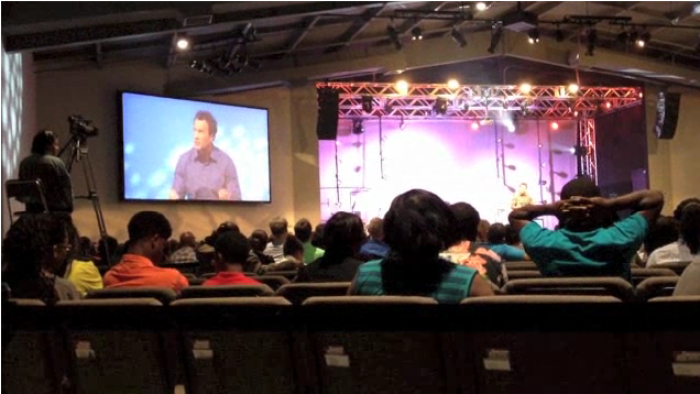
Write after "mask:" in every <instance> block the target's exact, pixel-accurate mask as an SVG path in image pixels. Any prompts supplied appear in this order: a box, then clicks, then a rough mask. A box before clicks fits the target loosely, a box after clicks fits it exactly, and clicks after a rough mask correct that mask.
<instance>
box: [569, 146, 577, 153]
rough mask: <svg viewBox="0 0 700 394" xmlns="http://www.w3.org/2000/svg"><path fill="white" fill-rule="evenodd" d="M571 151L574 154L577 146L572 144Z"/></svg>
mask: <svg viewBox="0 0 700 394" xmlns="http://www.w3.org/2000/svg"><path fill="white" fill-rule="evenodd" d="M569 153H571V154H572V155H573V154H575V153H576V147H574V146H572V147H571V148H569Z"/></svg>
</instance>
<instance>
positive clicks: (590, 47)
mask: <svg viewBox="0 0 700 394" xmlns="http://www.w3.org/2000/svg"><path fill="white" fill-rule="evenodd" d="M586 39H587V42H586V56H593V52H594V51H595V46H596V44H597V41H598V33H597V32H596V31H595V29H593V28H591V29H589V30H588V34H586Z"/></svg>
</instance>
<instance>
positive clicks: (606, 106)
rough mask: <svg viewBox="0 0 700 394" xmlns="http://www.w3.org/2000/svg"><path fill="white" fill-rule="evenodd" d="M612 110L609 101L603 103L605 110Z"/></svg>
mask: <svg viewBox="0 0 700 394" xmlns="http://www.w3.org/2000/svg"><path fill="white" fill-rule="evenodd" d="M610 108H612V103H611V102H610V101H606V102H605V109H610Z"/></svg>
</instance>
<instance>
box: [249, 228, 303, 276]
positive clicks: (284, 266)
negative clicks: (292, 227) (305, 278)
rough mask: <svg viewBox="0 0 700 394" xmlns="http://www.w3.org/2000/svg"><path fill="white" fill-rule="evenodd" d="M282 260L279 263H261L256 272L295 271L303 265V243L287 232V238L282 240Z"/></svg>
mask: <svg viewBox="0 0 700 394" xmlns="http://www.w3.org/2000/svg"><path fill="white" fill-rule="evenodd" d="M283 250H284V260H282V261H280V262H279V263H272V264H268V265H261V266H260V268H258V271H257V272H258V274H261V275H262V274H268V273H274V272H276V271H297V270H299V269H300V268H301V267H302V266H303V265H304V263H303V260H304V244H302V243H301V241H299V240H298V239H297V237H295V236H293V235H291V234H289V235H287V240H286V241H284V248H283Z"/></svg>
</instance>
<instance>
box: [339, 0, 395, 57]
mask: <svg viewBox="0 0 700 394" xmlns="http://www.w3.org/2000/svg"><path fill="white" fill-rule="evenodd" d="M386 6H387V5H386V4H384V5H383V6H381V7H377V8H374V9H369V10H367V11H365V12H363V13H362V15H360V17H359V18H355V20H354V21H353V23H352V25H351V26H350V27H349V28H348V29H347V30H345V31H344V32H343V34H341V35H340V36H339V37H338V38H337V39H336V40H335V41H336V42H337V43H338V44H337V45H334V46H332V47H330V48H328V49H326V53H331V52H338V51H339V50H341V49H343V48H345V47H346V46H348V45H349V44H350V43H351V42H352V40H354V39H355V38H356V37H357V36H358V35H359V34H360V33H362V31H363V30H365V29H366V28H367V26H369V24H370V23H371V22H372V20H373V19H374V17H375V16H377V15H379V14H380V13H381V12H382V11H384V10H385V9H386Z"/></svg>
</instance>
